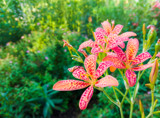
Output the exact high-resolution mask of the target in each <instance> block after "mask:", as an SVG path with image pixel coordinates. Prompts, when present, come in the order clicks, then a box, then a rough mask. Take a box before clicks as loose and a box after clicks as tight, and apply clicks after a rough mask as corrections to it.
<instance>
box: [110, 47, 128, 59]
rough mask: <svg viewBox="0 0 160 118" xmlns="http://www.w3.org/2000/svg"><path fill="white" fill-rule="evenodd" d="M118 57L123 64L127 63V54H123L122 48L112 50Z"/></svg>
mask: <svg viewBox="0 0 160 118" xmlns="http://www.w3.org/2000/svg"><path fill="white" fill-rule="evenodd" d="M112 50H113V51H114V52H115V53H116V54H117V56H118V58H119V59H121V60H122V61H123V62H126V60H127V59H126V54H125V53H124V52H123V50H122V49H121V48H120V47H118V46H117V47H115V48H113V49H112Z"/></svg>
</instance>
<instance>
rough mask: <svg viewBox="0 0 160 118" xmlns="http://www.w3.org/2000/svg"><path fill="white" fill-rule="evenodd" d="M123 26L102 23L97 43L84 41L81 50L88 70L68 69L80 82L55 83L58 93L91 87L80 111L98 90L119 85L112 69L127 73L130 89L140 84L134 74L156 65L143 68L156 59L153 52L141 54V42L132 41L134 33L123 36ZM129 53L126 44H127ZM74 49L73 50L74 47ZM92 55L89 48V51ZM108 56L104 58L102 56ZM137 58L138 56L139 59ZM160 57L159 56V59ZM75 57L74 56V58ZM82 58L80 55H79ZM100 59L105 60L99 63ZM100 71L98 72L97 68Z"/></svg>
mask: <svg viewBox="0 0 160 118" xmlns="http://www.w3.org/2000/svg"><path fill="white" fill-rule="evenodd" d="M122 28H123V26H122V25H120V24H118V25H116V26H115V23H114V21H112V23H111V24H110V23H109V22H108V20H107V21H104V22H102V28H101V27H99V28H97V29H96V30H95V32H93V35H94V39H95V40H94V41H93V40H91V39H90V40H88V41H85V42H83V43H82V44H81V45H80V46H79V49H78V51H79V52H80V53H82V54H83V55H84V57H85V60H84V67H85V68H84V67H81V66H74V67H71V68H69V69H68V70H69V71H70V72H72V75H73V76H74V77H75V78H77V79H79V80H72V79H69V80H60V81H58V82H57V83H55V84H54V86H53V90H57V91H73V90H78V89H83V88H86V87H88V88H87V89H86V90H85V91H84V92H83V94H82V96H81V98H80V102H79V108H80V109H81V110H84V109H86V108H87V105H88V103H89V101H90V99H91V97H92V95H93V91H94V88H96V89H97V88H100V89H101V88H104V87H107V86H118V85H119V82H118V80H117V79H116V78H115V77H113V76H111V75H108V70H107V69H108V68H109V67H114V68H118V69H119V70H122V71H123V72H124V73H125V78H126V80H124V81H125V82H126V84H127V85H128V87H133V86H134V85H135V84H136V80H137V75H136V73H135V72H134V71H142V70H145V69H147V68H149V67H152V65H153V63H151V62H149V63H148V64H145V65H143V62H144V61H146V60H148V59H149V58H152V56H151V55H150V54H149V52H143V53H141V54H139V55H137V52H138V49H139V40H138V39H136V38H131V37H134V36H136V33H134V32H125V33H122V34H121V30H122ZM127 41H128V43H127V46H126V51H123V50H125V42H127ZM64 43H65V46H67V47H68V48H69V49H70V51H71V50H72V49H73V52H75V49H74V47H72V46H71V45H70V44H69V42H68V41H64ZM71 47H72V48H71ZM88 47H90V48H89V49H91V50H90V52H89V53H88V52H87V51H86V50H85V48H88ZM102 53H103V54H104V55H105V56H101V58H100V56H99V55H101V54H102ZM136 55H137V56H136ZM159 55H160V54H159V53H158V54H157V56H159ZM71 56H73V55H71ZM78 56H79V55H78ZM79 58H81V57H79ZM99 60H101V61H100V62H99ZM97 64H99V65H98V68H97V69H96V65H97Z"/></svg>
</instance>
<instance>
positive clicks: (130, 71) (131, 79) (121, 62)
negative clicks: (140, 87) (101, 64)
mask: <svg viewBox="0 0 160 118" xmlns="http://www.w3.org/2000/svg"><path fill="white" fill-rule="evenodd" d="M138 48H139V41H138V39H130V40H129V41H128V44H127V49H126V53H124V52H123V51H122V49H121V48H119V47H116V48H114V49H113V51H114V52H115V53H113V52H112V53H108V55H107V56H106V57H105V58H104V59H103V61H112V62H113V63H114V65H113V66H114V67H116V68H120V69H127V70H126V73H125V75H126V77H127V79H128V83H129V86H130V87H132V86H134V85H135V84H136V73H135V72H134V71H141V70H145V69H147V68H149V67H151V66H152V65H153V64H146V65H138V64H140V63H142V62H144V61H145V60H147V59H149V58H151V57H152V56H151V55H150V54H149V53H148V52H143V53H141V54H139V55H138V56H136V54H137V52H138Z"/></svg>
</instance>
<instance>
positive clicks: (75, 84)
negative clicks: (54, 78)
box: [53, 55, 119, 110]
mask: <svg viewBox="0 0 160 118" xmlns="http://www.w3.org/2000/svg"><path fill="white" fill-rule="evenodd" d="M96 60H97V56H95V55H90V56H88V57H87V58H86V59H85V61H84V66H85V69H86V71H85V70H84V68H83V67H80V66H74V67H72V68H69V69H68V70H69V71H70V72H73V73H72V75H73V76H74V77H75V78H77V79H80V80H83V81H79V80H61V81H58V82H57V83H56V84H54V86H53V90H57V91H72V90H78V89H83V88H86V87H88V86H89V87H88V88H87V89H86V90H85V91H84V93H83V94H82V96H81V98H80V102H79V108H80V109H81V110H84V109H86V108H87V105H88V103H89V101H90V99H91V98H92V95H93V90H94V89H93V87H94V86H96V87H106V86H118V84H119V83H118V81H117V80H116V78H114V77H112V76H110V75H107V76H105V77H104V78H102V79H100V80H97V78H99V77H100V76H101V75H103V73H104V72H105V71H106V69H107V68H108V67H110V66H111V65H112V62H109V61H105V62H101V63H100V64H99V67H98V68H97V70H96Z"/></svg>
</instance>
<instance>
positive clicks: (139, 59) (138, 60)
mask: <svg viewBox="0 0 160 118" xmlns="http://www.w3.org/2000/svg"><path fill="white" fill-rule="evenodd" d="M151 57H152V56H151V55H150V54H149V53H148V52H143V53H141V54H139V55H138V56H137V57H136V58H135V59H134V60H133V62H132V64H133V65H135V64H139V63H142V62H144V61H145V60H147V59H149V58H151Z"/></svg>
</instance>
